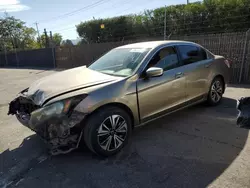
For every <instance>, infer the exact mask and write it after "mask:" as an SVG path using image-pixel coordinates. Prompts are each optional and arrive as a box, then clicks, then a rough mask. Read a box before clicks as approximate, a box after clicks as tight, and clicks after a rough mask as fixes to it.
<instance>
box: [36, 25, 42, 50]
mask: <svg viewBox="0 0 250 188" xmlns="http://www.w3.org/2000/svg"><path fill="white" fill-rule="evenodd" d="M35 25H36V31H37V35H38V43H39V45H40V48H42V44H41V38H40V33H39V29H38V23H37V22H36V23H35Z"/></svg>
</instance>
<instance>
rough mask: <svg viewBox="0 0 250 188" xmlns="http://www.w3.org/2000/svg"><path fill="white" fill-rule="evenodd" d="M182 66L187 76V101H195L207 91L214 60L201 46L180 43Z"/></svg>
mask: <svg viewBox="0 0 250 188" xmlns="http://www.w3.org/2000/svg"><path fill="white" fill-rule="evenodd" d="M178 51H179V53H180V57H181V61H182V67H183V70H184V75H185V78H186V93H187V101H192V100H193V102H195V101H196V100H200V99H202V98H203V96H204V94H205V93H206V92H207V81H208V77H209V72H210V66H211V63H212V60H211V59H210V58H208V57H207V53H206V51H205V50H204V49H203V48H201V47H200V46H198V45H197V46H196V45H192V44H190V45H189V44H188V45H186V44H185V45H178Z"/></svg>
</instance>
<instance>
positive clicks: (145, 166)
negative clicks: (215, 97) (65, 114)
mask: <svg viewBox="0 0 250 188" xmlns="http://www.w3.org/2000/svg"><path fill="white" fill-rule="evenodd" d="M53 72H54V71H48V70H34V69H0V78H1V79H0V187H25V188H27V187H38V188H39V187H53V188H54V187H91V188H92V187H93V188H95V187H96V188H99V187H102V188H105V187H121V188H123V187H124V188H125V187H126V188H127V187H164V188H166V187H171V188H173V187H192V188H195V187H199V188H200V187H234V188H235V187H237V188H238V187H250V178H249V177H250V162H249V161H250V141H249V130H246V129H241V128H238V127H237V126H236V123H235V120H236V116H237V110H236V108H235V106H236V100H235V99H237V98H239V97H241V96H250V89H249V88H248V87H244V86H231V87H228V88H227V91H226V93H225V96H224V99H223V101H222V103H221V105H219V106H217V107H206V106H204V105H197V106H194V107H191V108H188V109H185V110H182V111H179V112H176V113H174V114H171V115H169V116H166V117H164V118H161V119H158V120H156V121H154V122H152V123H150V124H148V125H145V126H143V127H140V128H137V129H136V130H135V131H134V133H133V136H132V139H131V141H130V143H129V144H128V146H126V147H125V148H124V149H123V151H122V152H121V153H119V154H118V155H116V156H113V157H110V158H106V159H102V158H99V157H97V156H95V155H94V154H92V153H91V152H90V151H89V150H88V149H87V148H83V149H82V150H77V151H74V152H72V153H70V154H67V155H60V156H49V155H48V154H47V150H46V145H45V144H44V143H43V141H42V140H40V138H38V136H36V135H35V134H34V133H33V132H32V131H30V130H29V129H27V128H25V127H24V126H22V125H21V124H20V123H18V121H17V120H16V119H15V117H13V116H7V110H8V103H9V102H10V101H11V100H12V99H13V98H14V97H15V95H16V94H17V93H18V92H19V91H21V90H22V89H25V88H26V87H28V86H29V84H30V83H32V82H33V81H34V80H36V79H39V78H41V77H43V76H46V75H49V74H52V73H53Z"/></svg>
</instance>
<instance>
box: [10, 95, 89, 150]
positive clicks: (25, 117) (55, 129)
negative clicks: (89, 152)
mask: <svg viewBox="0 0 250 188" xmlns="http://www.w3.org/2000/svg"><path fill="white" fill-rule="evenodd" d="M53 110H54V109H53V108H51V109H49V110H48V111H46V112H44V113H42V112H40V111H43V107H40V106H37V105H35V104H34V103H33V102H32V100H30V99H28V98H25V97H23V96H19V97H18V98H16V99H14V100H13V101H11V103H10V104H9V112H8V114H11V115H16V116H17V119H18V120H19V121H20V122H21V123H22V124H23V125H25V126H27V127H28V128H30V129H31V130H33V131H35V132H36V133H37V134H38V135H39V136H40V137H41V138H42V139H43V140H45V141H46V142H48V143H49V147H50V148H49V149H50V152H51V154H52V155H58V154H65V153H68V152H70V151H72V150H74V149H76V148H78V145H79V142H80V139H81V135H82V128H81V126H80V123H81V121H82V120H83V118H84V117H85V115H84V114H83V113H80V112H77V111H74V110H71V111H70V113H65V114H63V115H61V114H60V115H58V114H53V113H52V111H53ZM56 110H57V109H56ZM37 111H38V112H37ZM32 116H34V117H35V120H39V121H41V120H42V121H41V123H39V124H36V121H34V120H33V121H32ZM44 116H46V118H44ZM34 117H33V119H34ZM34 122H35V123H34Z"/></svg>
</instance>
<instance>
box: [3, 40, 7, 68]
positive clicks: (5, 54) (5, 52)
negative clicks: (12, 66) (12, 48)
mask: <svg viewBox="0 0 250 188" xmlns="http://www.w3.org/2000/svg"><path fill="white" fill-rule="evenodd" d="M3 47H4V56H5V63H6V65H7V66H8V57H7V51H6V46H5V44H3Z"/></svg>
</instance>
